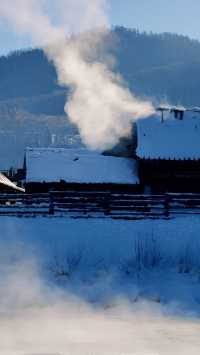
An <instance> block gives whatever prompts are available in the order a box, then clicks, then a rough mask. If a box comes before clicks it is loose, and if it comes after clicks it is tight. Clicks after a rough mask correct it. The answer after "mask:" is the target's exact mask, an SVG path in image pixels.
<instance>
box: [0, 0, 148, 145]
mask: <svg viewBox="0 0 200 355" xmlns="http://www.w3.org/2000/svg"><path fill="white" fill-rule="evenodd" d="M48 6H51V7H52V8H53V10H54V13H55V18H52V17H51V16H50V14H49V12H48ZM107 7H108V3H107V2H106V1H104V0H94V1H92V2H91V1H90V0H76V1H70V0H61V1H59V2H56V3H55V2H50V3H49V1H47V0H46V1H41V0H30V1H24V0H16V1H15V2H14V4H13V1H12V0H8V1H6V2H5V3H1V4H0V19H2V20H4V21H7V22H8V23H9V24H10V26H11V27H12V28H13V30H15V31H16V32H17V33H18V34H19V35H25V34H26V35H27V34H28V35H29V36H30V38H31V40H32V43H33V44H36V45H39V46H42V47H43V48H44V51H45V53H46V54H47V56H48V58H49V59H50V60H51V61H53V63H54V64H55V67H56V70H57V73H58V80H59V83H60V84H61V85H62V86H65V87H66V86H69V87H70V88H71V95H70V99H69V101H68V102H67V103H66V105H65V111H66V113H67V115H68V117H69V119H70V120H71V121H72V122H73V123H75V124H76V125H77V127H78V129H79V132H80V134H81V137H82V140H83V142H84V143H85V144H86V145H87V146H88V147H90V148H91V149H97V150H104V149H106V148H110V147H112V146H114V145H115V144H116V143H117V142H118V141H119V139H120V137H124V136H128V135H130V133H131V129H132V123H133V122H134V121H135V120H137V119H139V118H141V117H147V116H149V115H151V114H152V113H153V112H154V109H153V106H152V104H151V103H150V102H148V101H143V100H140V99H138V98H136V97H135V96H134V95H133V94H132V93H131V92H130V91H129V90H128V88H126V86H125V85H124V83H123V79H122V78H120V77H119V76H118V75H115V74H114V73H113V72H112V71H111V68H110V65H108V63H107V62H106V60H104V61H101V60H100V49H101V50H103V48H104V43H105V42H106V37H107V35H108V33H109V30H108V28H109V19H108V15H107ZM19 9H20V10H19ZM105 57H106V56H105ZM110 61H111V60H109V63H110Z"/></svg>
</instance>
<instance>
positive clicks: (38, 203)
mask: <svg viewBox="0 0 200 355" xmlns="http://www.w3.org/2000/svg"><path fill="white" fill-rule="evenodd" d="M186 214H195V215H199V214H200V194H184V193H180V194H179V193H177V194H175V193H168V194H162V195H146V194H134V193H131V192H130V193H129V192H128V193H113V192H109V191H63V192H60V191H58V192H56V191H55V192H50V193H33V194H17V193H15V194H0V215H5V216H19V217H20V216H26V217H28V216H55V217H60V216H70V217H72V218H113V219H125V220H129V219H130V220H135V219H145V218H152V219H158V218H172V217H174V216H177V215H186Z"/></svg>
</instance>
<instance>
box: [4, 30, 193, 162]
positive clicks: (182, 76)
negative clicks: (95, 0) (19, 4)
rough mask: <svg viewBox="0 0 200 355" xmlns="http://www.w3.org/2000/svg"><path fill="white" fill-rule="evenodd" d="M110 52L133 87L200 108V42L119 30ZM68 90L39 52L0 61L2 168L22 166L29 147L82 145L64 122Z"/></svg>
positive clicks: (154, 96) (156, 97)
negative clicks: (60, 83)
mask: <svg viewBox="0 0 200 355" xmlns="http://www.w3.org/2000/svg"><path fill="white" fill-rule="evenodd" d="M111 38H113V43H112V45H111V46H110V49H109V50H110V53H111V54H113V56H114V57H115V60H116V65H115V68H114V70H116V71H117V72H119V73H120V74H121V75H122V77H123V78H124V79H125V81H126V83H127V85H128V86H129V88H130V89H131V90H132V91H133V92H135V93H136V94H137V95H140V96H144V97H145V96H148V97H150V98H151V99H152V100H153V101H154V102H159V101H165V102H166V101H168V102H169V103H172V104H183V105H187V106H190V105H195V106H199V105H200V98H199V92H200V83H199V80H198V79H199V76H200V42H198V41H194V40H191V39H189V38H187V37H184V36H178V35H175V34H161V35H157V34H146V33H139V32H138V31H136V30H130V29H126V28H123V27H117V28H115V29H113V30H112V33H111ZM66 97H67V88H62V87H59V85H58V84H57V78H56V72H55V68H54V67H53V65H52V63H49V62H48V60H47V58H46V57H45V55H44V54H43V52H42V51H41V50H39V49H35V50H27V51H25V52H23V51H22V52H20V51H19V52H16V53H12V54H10V55H9V56H7V57H1V58H0V148H1V151H2V149H3V150H4V151H6V154H4V155H3V157H2V156H1V157H0V168H9V167H10V166H11V165H13V166H17V165H18V166H19V165H20V164H21V162H22V160H23V150H24V147H25V146H27V145H30V146H31V145H35V146H47V145H51V144H54V145H56V146H68V145H70V144H78V145H79V144H80V142H79V138H78V136H77V132H76V130H75V128H74V127H72V126H71V125H70V124H69V122H67V119H66V118H65V117H64V110H63V107H64V102H65V99H66Z"/></svg>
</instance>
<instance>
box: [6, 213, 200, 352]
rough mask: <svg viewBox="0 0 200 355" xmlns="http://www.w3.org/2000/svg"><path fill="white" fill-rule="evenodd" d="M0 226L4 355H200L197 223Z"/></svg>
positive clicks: (22, 222)
mask: <svg viewBox="0 0 200 355" xmlns="http://www.w3.org/2000/svg"><path fill="white" fill-rule="evenodd" d="M0 223H1V250H0V260H1V263H0V275H1V277H0V353H2V354H4V355H33V354H34V355H54V354H55V355H85V354H95V355H121V354H133V355H171V354H177V353H180V354H183V355H188V354H191V355H197V354H199V346H200V341H199V331H200V323H199V320H198V319H199V314H200V300H199V292H200V284H199V278H198V275H199V268H200V265H199V258H198V256H199V248H200V243H199V240H198V237H197V236H198V234H199V232H200V224H199V221H198V218H193V217H187V218H184V219H183V218H180V219H177V220H169V221H135V222H134V223H133V222H125V221H124V222H122V221H110V220H96V219H94V220H91V221H90V223H89V224H88V221H87V220H82V221H81V220H80V221H79V223H78V224H77V221H76V220H73V219H57V218H28V219H23V218H22V219H20V218H13V217H12V218H9V217H8V218H7V217H3V218H1V219H0ZM176 228H177V229H176ZM58 230H59V234H58ZM177 231H178V232H177ZM141 236H142V238H141ZM191 241H192V243H191ZM138 243H139V244H138ZM147 250H148V253H147ZM186 269H187V271H186Z"/></svg>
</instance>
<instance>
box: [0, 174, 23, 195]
mask: <svg viewBox="0 0 200 355" xmlns="http://www.w3.org/2000/svg"><path fill="white" fill-rule="evenodd" d="M12 191H20V192H24V191H25V190H24V189H22V188H21V187H18V186H17V185H15V184H14V183H13V182H12V181H10V180H9V179H8V178H7V177H6V176H5V175H3V174H2V173H0V192H12Z"/></svg>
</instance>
